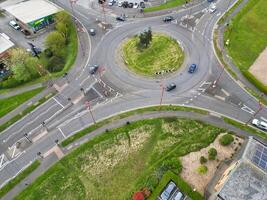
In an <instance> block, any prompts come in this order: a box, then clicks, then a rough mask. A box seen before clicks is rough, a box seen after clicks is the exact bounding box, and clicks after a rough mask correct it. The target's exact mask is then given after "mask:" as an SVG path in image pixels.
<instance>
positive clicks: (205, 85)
mask: <svg viewBox="0 0 267 200" xmlns="http://www.w3.org/2000/svg"><path fill="white" fill-rule="evenodd" d="M66 2H67V1H66V0H58V1H55V3H57V4H58V5H60V6H62V7H63V8H64V9H67V10H71V9H70V5H69V3H66ZM234 2H235V1H234V0H230V1H229V2H228V1H223V0H219V1H217V11H216V12H215V13H213V14H210V13H208V12H207V7H208V5H209V4H208V3H207V2H206V1H204V2H203V3H201V4H197V5H194V7H192V8H187V9H181V10H179V11H178V12H173V13H172V16H174V18H175V20H174V21H173V22H172V23H163V22H162V16H157V17H149V18H134V19H128V20H127V21H126V22H124V23H118V22H116V21H115V18H114V16H112V15H107V16H106V18H107V21H108V23H110V24H112V28H111V29H108V30H105V31H103V30H102V29H101V28H100V27H99V26H98V22H96V20H95V19H96V18H97V13H95V12H90V10H88V8H84V7H82V6H80V5H74V10H75V12H74V15H75V17H77V19H78V21H77V24H78V26H79V27H83V28H82V29H80V30H81V31H80V32H79V41H80V43H79V44H80V45H79V54H78V56H77V59H76V62H75V64H74V66H75V67H73V68H72V69H71V70H70V72H69V73H68V75H67V76H66V77H64V78H63V77H62V78H60V79H59V80H57V81H56V82H55V83H54V87H55V88H56V89H57V90H58V93H57V94H56V95H55V96H53V97H51V98H50V99H49V100H48V101H47V102H46V103H45V104H43V105H41V106H39V107H38V108H36V109H35V110H34V111H33V112H31V113H30V114H29V115H27V116H25V117H24V118H23V119H22V120H20V121H18V122H17V123H15V124H14V125H12V126H11V127H9V128H8V129H6V130H5V131H3V132H2V133H1V135H0V186H2V185H4V184H5V183H6V182H7V181H8V180H9V179H10V178H12V177H13V176H15V175H16V174H17V173H18V172H20V171H21V170H23V169H24V168H25V167H26V166H27V165H28V164H29V163H31V162H32V161H33V160H35V159H37V158H38V152H41V156H43V155H45V153H46V152H47V151H49V150H50V149H51V148H53V147H54V146H55V145H56V142H60V141H62V140H64V139H65V138H67V137H69V136H71V135H73V134H74V133H76V132H77V131H79V130H81V129H83V128H85V127H88V126H89V125H91V124H93V123H94V120H96V121H99V120H101V119H104V118H107V117H109V116H112V115H116V114H118V113H121V112H125V111H128V110H132V109H136V108H140V107H146V106H151V105H159V102H160V98H161V86H160V84H161V82H162V83H163V85H164V86H166V85H167V84H169V83H171V82H175V83H176V84H177V89H176V90H174V91H172V92H164V95H163V104H166V105H169V104H172V105H182V106H190V107H199V108H203V109H207V110H209V111H210V112H211V113H217V114H218V115H222V116H228V117H231V118H234V119H236V120H239V121H241V122H247V121H248V120H249V119H250V118H251V117H252V116H253V115H254V114H257V110H258V109H259V103H258V101H257V100H256V99H255V98H254V97H252V96H251V95H250V94H248V93H247V92H246V91H245V90H244V89H243V88H242V87H241V86H240V83H238V82H236V81H234V80H233V79H232V78H231V76H230V75H229V74H228V73H227V72H226V71H225V70H223V68H222V66H221V64H220V63H219V61H218V59H217V57H216V55H215V53H214V47H213V43H212V38H213V30H214V28H215V27H216V22H217V21H218V19H219V18H220V17H221V16H222V15H223V14H224V12H225V11H226V10H227V9H228V5H233V4H234ZM189 14H190V16H189ZM147 27H151V28H152V31H153V32H162V33H166V34H168V35H170V36H171V37H173V38H175V39H176V40H177V41H178V42H179V43H180V44H181V46H182V48H183V50H184V52H185V62H184V64H183V66H182V67H181V69H180V70H179V71H178V72H175V73H173V74H169V75H168V74H166V75H164V76H162V77H158V78H156V79H148V78H142V77H138V76H136V75H134V74H132V73H131V72H129V71H128V70H126V69H125V67H124V66H123V64H122V62H121V59H120V57H121V56H120V55H119V52H118V51H117V49H118V47H119V45H120V44H121V42H122V41H123V40H124V39H126V38H128V37H132V36H133V35H135V34H137V33H139V32H140V31H142V30H144V29H145V28H147ZM90 28H95V29H96V31H97V35H96V36H95V37H90V36H89V35H88V33H87V31H86V30H88V29H90ZM88 63H90V64H99V65H100V66H101V69H100V72H99V73H97V74H95V75H89V73H88ZM191 63H196V64H197V65H198V70H197V71H196V73H194V74H189V73H187V68H188V66H189V65H190V64H191ZM86 101H89V102H90V109H91V111H92V113H93V117H94V119H93V118H92V115H91V114H90V112H89V110H88V109H87V107H88V104H87V106H86V105H85V102H86ZM257 117H262V118H263V119H267V110H266V107H264V108H263V109H262V110H261V111H260V113H259V114H258V115H257Z"/></svg>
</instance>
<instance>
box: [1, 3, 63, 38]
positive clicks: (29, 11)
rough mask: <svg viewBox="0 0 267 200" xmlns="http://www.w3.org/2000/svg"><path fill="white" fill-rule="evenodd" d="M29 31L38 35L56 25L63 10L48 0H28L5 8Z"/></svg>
mask: <svg viewBox="0 0 267 200" xmlns="http://www.w3.org/2000/svg"><path fill="white" fill-rule="evenodd" d="M4 9H5V10H6V11H7V12H8V13H9V14H10V15H11V16H13V17H14V19H15V20H16V21H17V23H18V24H19V25H20V26H21V27H22V28H23V29H26V30H27V31H29V32H31V33H36V32H37V31H40V30H42V29H43V28H45V27H47V26H49V25H50V24H52V23H54V16H55V14H56V13H58V12H60V11H61V10H62V9H61V8H60V7H59V6H57V5H55V4H53V3H51V2H49V1H47V0H26V1H21V2H19V3H17V4H14V5H10V6H7V7H5V8H4Z"/></svg>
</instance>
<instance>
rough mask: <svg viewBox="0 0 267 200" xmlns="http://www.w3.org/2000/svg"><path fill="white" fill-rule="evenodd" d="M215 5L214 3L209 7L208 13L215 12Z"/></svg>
mask: <svg viewBox="0 0 267 200" xmlns="http://www.w3.org/2000/svg"><path fill="white" fill-rule="evenodd" d="M216 9H217V8H216V5H215V4H214V3H212V4H210V6H209V13H214V12H215V11H216Z"/></svg>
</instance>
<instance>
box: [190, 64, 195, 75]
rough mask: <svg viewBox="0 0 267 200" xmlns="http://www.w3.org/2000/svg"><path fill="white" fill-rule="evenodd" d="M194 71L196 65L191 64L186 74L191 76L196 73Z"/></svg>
mask: <svg viewBox="0 0 267 200" xmlns="http://www.w3.org/2000/svg"><path fill="white" fill-rule="evenodd" d="M196 69H197V65H196V64H192V65H190V67H189V69H188V72H189V73H190V74H193V73H194V72H195V71H196Z"/></svg>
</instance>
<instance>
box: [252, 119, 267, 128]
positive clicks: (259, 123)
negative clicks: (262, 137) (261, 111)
mask: <svg viewBox="0 0 267 200" xmlns="http://www.w3.org/2000/svg"><path fill="white" fill-rule="evenodd" d="M252 124H253V125H254V126H257V127H258V128H260V129H263V130H265V131H267V123H266V122H264V121H260V120H258V119H253V120H252Z"/></svg>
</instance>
